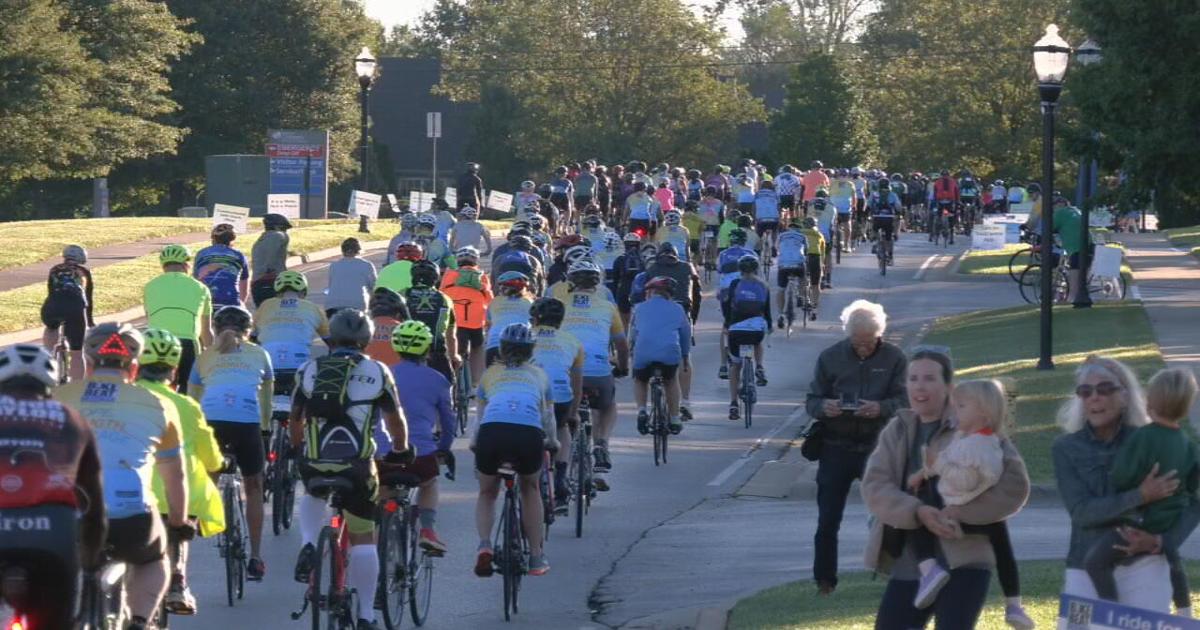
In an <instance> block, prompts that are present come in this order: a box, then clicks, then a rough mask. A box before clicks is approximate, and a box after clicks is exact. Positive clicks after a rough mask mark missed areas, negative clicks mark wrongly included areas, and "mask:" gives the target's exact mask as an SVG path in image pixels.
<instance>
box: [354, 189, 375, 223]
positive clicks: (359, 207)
mask: <svg viewBox="0 0 1200 630" xmlns="http://www.w3.org/2000/svg"><path fill="white" fill-rule="evenodd" d="M381 201H383V196H381V195H376V194H374V193H369V192H363V191H361V190H356V191H354V192H351V193H350V216H354V217H368V218H371V219H378V218H379V202H381Z"/></svg>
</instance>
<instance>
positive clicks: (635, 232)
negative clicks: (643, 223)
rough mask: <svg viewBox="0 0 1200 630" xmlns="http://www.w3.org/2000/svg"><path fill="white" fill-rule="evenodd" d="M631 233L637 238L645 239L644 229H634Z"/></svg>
mask: <svg viewBox="0 0 1200 630" xmlns="http://www.w3.org/2000/svg"><path fill="white" fill-rule="evenodd" d="M633 233H634V234H637V235H638V238H646V228H634V230H633Z"/></svg>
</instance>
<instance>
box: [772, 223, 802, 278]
mask: <svg viewBox="0 0 1200 630" xmlns="http://www.w3.org/2000/svg"><path fill="white" fill-rule="evenodd" d="M776 249H777V251H778V254H777V255H776V260H778V261H779V268H780V269H790V268H803V267H804V263H805V258H804V256H805V254H807V253H808V239H807V238H804V235H803V234H801V233H799V232H794V231H792V230H787V231H786V232H784V233H782V234H780V235H779V241H778V245H776Z"/></svg>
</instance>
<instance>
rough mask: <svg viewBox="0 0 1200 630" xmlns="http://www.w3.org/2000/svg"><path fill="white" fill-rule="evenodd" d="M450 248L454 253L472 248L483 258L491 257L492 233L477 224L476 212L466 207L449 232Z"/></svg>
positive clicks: (477, 213)
mask: <svg viewBox="0 0 1200 630" xmlns="http://www.w3.org/2000/svg"><path fill="white" fill-rule="evenodd" d="M535 216H536V215H535ZM450 247H452V248H453V249H454V251H456V252H458V251H462V249H463V248H464V247H473V248H476V251H479V249H482V250H483V255H484V256H491V255H492V232H491V230H489V229H488V228H487V226H486V225H484V224H482V223H480V222H479V211H478V210H476V209H475V208H471V207H467V208H463V209H462V212H459V213H458V222H457V223H455V224H454V228H453V229H452V230H450Z"/></svg>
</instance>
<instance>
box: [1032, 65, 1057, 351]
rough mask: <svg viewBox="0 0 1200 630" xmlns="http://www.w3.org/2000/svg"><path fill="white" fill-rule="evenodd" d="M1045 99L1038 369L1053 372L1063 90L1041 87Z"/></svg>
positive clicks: (1042, 85) (1044, 85) (1050, 84)
mask: <svg viewBox="0 0 1200 630" xmlns="http://www.w3.org/2000/svg"><path fill="white" fill-rule="evenodd" d="M1038 91H1039V92H1040V93H1041V97H1042V278H1041V279H1042V305H1041V306H1042V312H1041V335H1040V336H1041V344H1040V346H1041V347H1040V353H1039V356H1038V364H1037V369H1039V370H1053V369H1054V357H1053V339H1052V336H1053V316H1054V315H1053V312H1054V311H1053V306H1054V296H1053V295H1052V292H1053V286H1052V282H1051V280H1052V275H1053V273H1054V267H1055V266H1054V261H1053V257H1054V247H1053V245H1054V218H1053V217H1054V108H1055V103H1056V101H1058V95H1059V93H1060V92H1061V91H1062V86H1060V85H1057V84H1053V83H1042V84H1039V85H1038Z"/></svg>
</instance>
